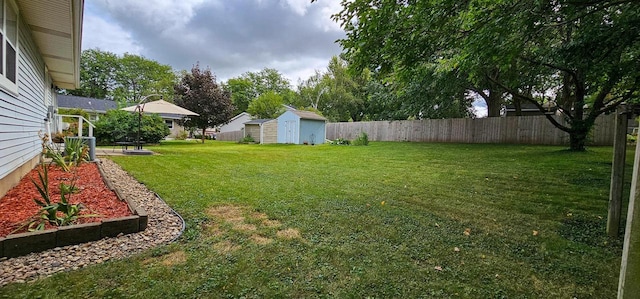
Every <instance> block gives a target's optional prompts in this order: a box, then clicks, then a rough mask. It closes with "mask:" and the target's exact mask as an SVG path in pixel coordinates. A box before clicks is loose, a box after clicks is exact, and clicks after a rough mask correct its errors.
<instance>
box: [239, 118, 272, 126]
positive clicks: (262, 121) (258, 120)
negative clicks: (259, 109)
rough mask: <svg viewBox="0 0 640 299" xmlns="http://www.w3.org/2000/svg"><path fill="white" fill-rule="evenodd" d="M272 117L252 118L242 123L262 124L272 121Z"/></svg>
mask: <svg viewBox="0 0 640 299" xmlns="http://www.w3.org/2000/svg"><path fill="white" fill-rule="evenodd" d="M272 120H273V119H254V120H250V121H248V122H246V123H244V124H245V125H260V124H264V123H267V122H270V121H272Z"/></svg>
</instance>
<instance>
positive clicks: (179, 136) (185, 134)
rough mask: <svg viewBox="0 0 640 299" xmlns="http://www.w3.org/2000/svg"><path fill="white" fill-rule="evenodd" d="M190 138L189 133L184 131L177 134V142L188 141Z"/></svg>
mask: <svg viewBox="0 0 640 299" xmlns="http://www.w3.org/2000/svg"><path fill="white" fill-rule="evenodd" d="M187 137H189V132H187V131H185V130H182V131H180V132H178V133H176V140H186V139H187Z"/></svg>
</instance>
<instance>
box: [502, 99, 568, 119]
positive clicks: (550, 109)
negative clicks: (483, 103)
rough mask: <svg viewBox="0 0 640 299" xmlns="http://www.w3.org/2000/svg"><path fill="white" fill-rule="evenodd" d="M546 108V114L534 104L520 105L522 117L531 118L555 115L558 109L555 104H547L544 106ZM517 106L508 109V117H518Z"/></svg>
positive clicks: (510, 105)
mask: <svg viewBox="0 0 640 299" xmlns="http://www.w3.org/2000/svg"><path fill="white" fill-rule="evenodd" d="M542 106H543V107H544V108H545V112H544V113H542V112H541V111H540V109H538V107H537V106H536V105H534V104H531V103H522V104H520V111H521V112H522V116H531V115H545V114H555V113H556V111H557V110H558V108H557V107H556V105H555V104H553V103H550V102H547V103H544V104H542ZM516 115H517V113H516V106H515V105H513V104H509V105H507V107H506V116H516Z"/></svg>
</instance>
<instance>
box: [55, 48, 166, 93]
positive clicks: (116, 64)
mask: <svg viewBox="0 0 640 299" xmlns="http://www.w3.org/2000/svg"><path fill="white" fill-rule="evenodd" d="M177 81H178V77H177V76H176V74H175V72H174V71H173V69H172V68H171V66H169V65H165V64H161V63H159V62H157V61H154V60H150V59H147V58H145V57H142V56H138V55H133V54H124V55H123V56H118V55H116V54H114V53H111V52H107V51H101V50H99V49H88V50H84V51H83V52H82V57H81V59H80V88H79V89H76V90H68V91H66V92H67V93H69V94H72V95H77V96H84V97H91V98H98V99H110V100H117V101H120V102H127V103H137V102H138V101H139V100H140V99H141V98H142V97H144V96H146V95H149V94H154V93H155V94H161V95H163V96H164V98H166V99H171V98H172V97H173V86H174V85H175V84H176V82H177Z"/></svg>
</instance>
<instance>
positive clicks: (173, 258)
mask: <svg viewBox="0 0 640 299" xmlns="http://www.w3.org/2000/svg"><path fill="white" fill-rule="evenodd" d="M158 262H159V263H160V264H162V265H163V266H175V265H181V264H184V263H186V262H187V255H186V254H185V253H184V251H182V250H181V251H176V252H172V253H169V254H165V255H163V256H159V257H152V258H148V259H145V260H143V261H142V264H143V265H149V264H155V263H158Z"/></svg>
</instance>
